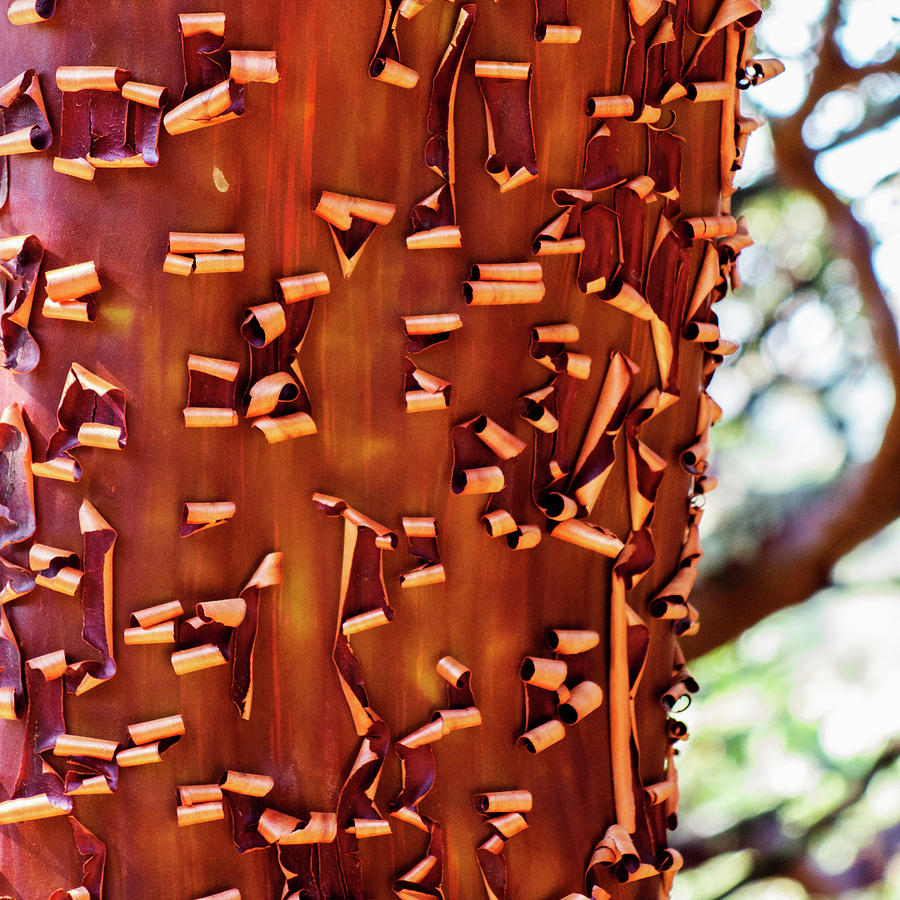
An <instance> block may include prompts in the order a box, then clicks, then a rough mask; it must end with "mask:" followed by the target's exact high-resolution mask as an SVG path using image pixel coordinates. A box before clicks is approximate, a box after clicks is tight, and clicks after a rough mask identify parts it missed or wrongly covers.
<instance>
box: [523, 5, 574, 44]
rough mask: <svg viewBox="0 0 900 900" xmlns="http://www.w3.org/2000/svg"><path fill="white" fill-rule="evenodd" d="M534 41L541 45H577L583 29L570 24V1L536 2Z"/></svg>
mask: <svg viewBox="0 0 900 900" xmlns="http://www.w3.org/2000/svg"><path fill="white" fill-rule="evenodd" d="M535 6H536V7H537V17H536V20H535V25H534V39H535V40H536V41H537V42H538V43H539V44H577V43H578V42H579V41H580V40H581V27H580V26H579V25H570V24H569V3H568V0H535Z"/></svg>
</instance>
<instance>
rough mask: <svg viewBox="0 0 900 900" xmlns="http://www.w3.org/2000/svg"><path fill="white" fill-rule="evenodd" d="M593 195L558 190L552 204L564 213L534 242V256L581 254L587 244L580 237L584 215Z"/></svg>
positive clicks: (542, 230) (541, 232)
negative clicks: (582, 214)
mask: <svg viewBox="0 0 900 900" xmlns="http://www.w3.org/2000/svg"><path fill="white" fill-rule="evenodd" d="M592 197H593V194H592V193H591V192H590V191H589V190H586V191H582V190H579V189H578V188H558V189H557V190H555V191H554V192H553V202H554V203H555V204H556V205H557V206H558V207H560V208H561V209H562V210H563V211H562V212H561V213H560V214H559V215H558V216H556V218H554V219H552V220H551V221H550V222H548V223H547V224H546V225H545V226H544V227H543V228H542V229H541V230H540V231H539V232H538V233H537V234H536V235H535V236H534V239H533V240H532V242H531V252H532V253H534V254H535V256H548V255H558V254H563V253H581V252H582V251H583V250H584V247H585V242H584V238H583V237H582V236H581V213H582V209H583V208H584V205H585V203H589V202H590V200H591V198H592Z"/></svg>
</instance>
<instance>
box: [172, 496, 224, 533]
mask: <svg viewBox="0 0 900 900" xmlns="http://www.w3.org/2000/svg"><path fill="white" fill-rule="evenodd" d="M235 510H236V507H235V505H234V504H233V503H232V502H231V501H230V500H220V501H217V502H213V503H201V502H197V501H194V502H188V503H185V504H184V507H183V508H182V511H181V536H182V537H190V535H192V534H197V532H198V531H204V530H205V529H207V528H215V527H216V526H217V525H224V524H225V523H226V522H230V521H231V519H233V518H234V513H235Z"/></svg>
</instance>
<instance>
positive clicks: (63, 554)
mask: <svg viewBox="0 0 900 900" xmlns="http://www.w3.org/2000/svg"><path fill="white" fill-rule="evenodd" d="M28 566H29V568H30V569H31V571H32V572H34V583H35V584H36V585H39V586H40V587H45V588H49V589H50V590H51V591H58V592H59V593H60V594H66V595H67V596H69V597H74V596H75V594H76V593H77V591H78V588H79V587H81V580H82V579H83V578H84V572H83V571H82V568H81V561H80V560H79V559H78V554H77V553H70V552H69V551H68V550H60V549H59V547H50V546H48V545H47V544H41V543H38V542H35V543H33V544H32V545H31V547H29V548H28Z"/></svg>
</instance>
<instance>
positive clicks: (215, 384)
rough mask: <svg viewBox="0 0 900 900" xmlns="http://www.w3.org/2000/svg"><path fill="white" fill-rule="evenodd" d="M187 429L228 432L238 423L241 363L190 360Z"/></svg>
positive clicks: (192, 357) (191, 358)
mask: <svg viewBox="0 0 900 900" xmlns="http://www.w3.org/2000/svg"><path fill="white" fill-rule="evenodd" d="M187 366H188V379H189V380H188V399H187V406H186V407H185V408H184V410H183V411H182V412H183V413H184V424H185V427H186V428H227V427H230V426H233V425H237V423H238V414H237V411H236V410H235V408H234V394H235V382H236V381H237V376H238V372H239V371H240V368H241V367H240V363H236V362H233V361H232V360H229V359H215V358H213V357H211V356H198V355H196V354H194V353H192V354H191V355H190V356H188V362H187Z"/></svg>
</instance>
